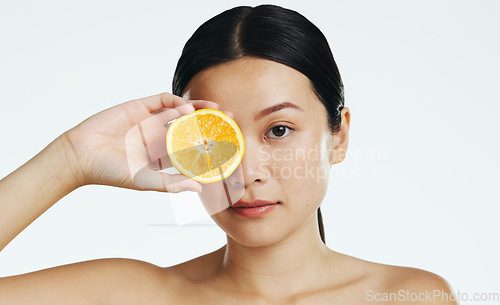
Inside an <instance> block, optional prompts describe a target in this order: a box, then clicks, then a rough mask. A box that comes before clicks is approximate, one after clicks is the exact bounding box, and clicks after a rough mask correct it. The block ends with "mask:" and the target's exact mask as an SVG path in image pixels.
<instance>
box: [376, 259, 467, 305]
mask: <svg viewBox="0 0 500 305" xmlns="http://www.w3.org/2000/svg"><path fill="white" fill-rule="evenodd" d="M379 268H380V273H379V276H380V279H382V281H381V283H382V285H381V286H379V287H380V288H382V291H381V292H382V293H383V292H387V293H388V295H389V297H390V296H392V299H391V301H395V302H394V304H399V303H401V304H408V303H411V304H433V305H440V304H447V305H452V304H457V303H456V302H454V301H453V300H454V295H452V289H451V287H450V284H449V283H448V282H447V281H446V280H445V279H444V278H442V277H441V276H439V275H437V274H436V273H433V272H430V271H426V270H423V269H418V268H411V267H402V266H393V265H382V264H380V265H379Z"/></svg>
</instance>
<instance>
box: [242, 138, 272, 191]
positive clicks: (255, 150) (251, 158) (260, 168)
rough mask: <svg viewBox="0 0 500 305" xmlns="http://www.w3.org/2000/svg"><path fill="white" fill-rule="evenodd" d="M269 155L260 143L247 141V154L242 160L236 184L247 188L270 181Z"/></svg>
mask: <svg viewBox="0 0 500 305" xmlns="http://www.w3.org/2000/svg"><path fill="white" fill-rule="evenodd" d="M268 155H269V154H268V153H267V152H266V151H265V149H264V148H263V147H262V146H261V145H259V144H258V143H252V142H248V141H247V140H246V139H245V154H244V155H243V158H242V159H241V164H240V166H238V169H237V171H239V173H237V174H236V175H235V178H236V181H235V182H236V183H239V184H241V185H243V186H245V188H247V187H248V186H250V185H252V184H256V183H257V184H264V183H266V182H267V181H268V180H269V174H270V173H269V170H268V168H269V161H270V160H269V159H270V158H268Z"/></svg>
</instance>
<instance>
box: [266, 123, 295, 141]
mask: <svg viewBox="0 0 500 305" xmlns="http://www.w3.org/2000/svg"><path fill="white" fill-rule="evenodd" d="M276 127H285V128H286V129H288V130H287V131H288V132H287V131H285V134H284V135H283V136H281V137H269V136H266V138H271V139H282V138H286V137H287V136H289V135H290V132H292V131H293V128H290V127H288V126H286V125H276V126H273V127H271V128H270V129H269V130H268V131H267V132H266V133H265V134H266V135H267V134H268V133H269V132H271V131H272V130H273V129H274V128H276Z"/></svg>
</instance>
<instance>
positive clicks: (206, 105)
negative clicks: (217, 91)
mask: <svg viewBox="0 0 500 305" xmlns="http://www.w3.org/2000/svg"><path fill="white" fill-rule="evenodd" d="M188 103H191V104H192V105H193V107H194V108H195V109H196V110H198V109H219V104H217V103H215V102H211V101H203V100H188Z"/></svg>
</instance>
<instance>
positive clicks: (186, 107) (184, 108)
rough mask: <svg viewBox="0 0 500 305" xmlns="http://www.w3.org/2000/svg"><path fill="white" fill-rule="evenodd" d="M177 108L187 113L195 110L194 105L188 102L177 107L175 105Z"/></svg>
mask: <svg viewBox="0 0 500 305" xmlns="http://www.w3.org/2000/svg"><path fill="white" fill-rule="evenodd" d="M175 109H176V110H177V111H179V112H180V113H184V114H186V113H190V112H193V110H194V107H193V105H191V104H187V105H181V106H177V107H175Z"/></svg>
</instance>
